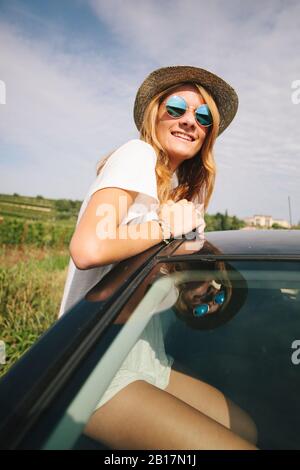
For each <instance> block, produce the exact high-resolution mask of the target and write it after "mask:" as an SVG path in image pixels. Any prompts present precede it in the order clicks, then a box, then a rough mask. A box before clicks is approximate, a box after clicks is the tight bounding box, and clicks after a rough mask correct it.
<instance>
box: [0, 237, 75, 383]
mask: <svg viewBox="0 0 300 470" xmlns="http://www.w3.org/2000/svg"><path fill="white" fill-rule="evenodd" d="M68 261H69V253H68V249H67V248H65V249H60V250H59V249H57V248H55V249H54V248H51V249H50V248H37V247H30V246H26V245H24V246H21V247H10V246H5V245H2V246H1V247H0V339H1V340H3V341H4V342H5V345H6V364H4V365H0V375H3V374H4V373H5V372H6V371H7V370H8V369H9V368H10V367H11V365H12V364H13V363H14V362H15V361H16V360H17V359H18V358H19V357H20V356H21V355H22V354H24V352H25V351H26V350H27V349H28V348H29V347H30V346H31V345H32V344H33V343H34V342H35V341H36V340H37V339H38V338H39V337H40V336H41V334H42V333H43V332H44V331H45V330H47V328H49V326H51V325H52V324H53V323H54V322H55V320H56V318H57V313H58V310H59V306H60V302H61V299H62V294H63V288H64V283H65V279H66V275H67V265H68Z"/></svg>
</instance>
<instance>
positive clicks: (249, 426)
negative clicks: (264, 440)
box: [244, 411, 258, 445]
mask: <svg viewBox="0 0 300 470" xmlns="http://www.w3.org/2000/svg"><path fill="white" fill-rule="evenodd" d="M244 413H245V415H246V416H245V421H246V422H245V439H247V441H249V442H251V443H252V444H254V445H257V441H258V431H257V426H256V424H255V422H254V420H253V419H252V418H251V416H250V415H248V413H246V412H245V411H244Z"/></svg>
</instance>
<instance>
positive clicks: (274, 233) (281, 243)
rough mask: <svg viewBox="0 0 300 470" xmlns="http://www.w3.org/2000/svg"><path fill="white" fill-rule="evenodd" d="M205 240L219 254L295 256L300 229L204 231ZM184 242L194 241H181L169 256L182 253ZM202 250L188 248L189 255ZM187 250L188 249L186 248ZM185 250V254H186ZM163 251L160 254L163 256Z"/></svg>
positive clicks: (299, 254) (298, 250)
mask: <svg viewBox="0 0 300 470" xmlns="http://www.w3.org/2000/svg"><path fill="white" fill-rule="evenodd" d="M205 240H206V241H208V242H209V243H210V244H212V245H213V247H214V248H215V249H216V252H219V255H225V256H229V255H246V256H247V257H248V256H249V257H252V256H253V257H255V256H257V255H258V256H260V255H264V256H272V255H274V256H276V255H279V256H295V257H296V258H298V257H300V230H227V231H217V232H205ZM184 243H189V244H190V246H192V245H191V244H193V243H195V245H196V241H194V242H193V241H192V242H191V241H189V242H183V244H182V245H179V246H178V245H177V247H176V249H175V250H174V251H173V252H172V253H171V254H170V255H169V257H171V258H172V257H174V256H178V255H179V254H182V249H183V246H184ZM204 248H205V246H204V247H203V250H200V251H199V250H197V251H194V252H193V250H192V249H190V256H196V255H198V256H199V255H201V254H202V253H204ZM187 252H188V250H187ZM187 252H186V253H185V254H187ZM164 255H165V253H164V251H163V252H161V253H160V256H164Z"/></svg>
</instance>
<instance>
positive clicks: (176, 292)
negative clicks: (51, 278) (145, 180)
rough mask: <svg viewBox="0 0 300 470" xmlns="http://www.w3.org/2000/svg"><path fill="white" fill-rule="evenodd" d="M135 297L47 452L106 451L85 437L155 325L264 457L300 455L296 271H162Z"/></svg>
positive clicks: (195, 265) (180, 267)
mask: <svg viewBox="0 0 300 470" xmlns="http://www.w3.org/2000/svg"><path fill="white" fill-rule="evenodd" d="M137 292H139V294H138V299H136V298H135V299H134V297H135V296H137ZM132 298H133V299H132V303H131V302H129V304H130V305H131V306H133V307H132V308H131V307H130V308H127V310H126V308H125V310H124V311H123V313H121V315H120V316H119V319H120V318H121V319H122V321H121V323H120V322H119V323H118V322H116V323H115V324H114V325H111V326H110V327H109V330H110V331H111V333H112V334H114V340H113V342H112V343H111V344H110V346H109V347H108V348H107V350H106V352H105V354H104V355H103V356H102V358H101V359H100V361H99V363H98V364H97V367H96V368H95V369H94V370H93V372H92V374H91V375H90V376H89V378H88V380H87V381H86V383H85V384H84V386H83V387H82V389H81V391H80V392H79V393H78V394H77V396H76V398H75V400H74V401H73V402H72V403H71V405H70V406H69V408H68V410H67V411H66V413H65V416H64V417H63V419H62V420H61V422H60V423H59V425H58V426H57V427H56V429H55V431H54V433H53V434H52V435H51V436H50V438H49V439H48V441H47V442H46V443H45V448H80V447H81V448H88V447H89V446H91V447H92V446H93V445H95V446H96V447H97V446H100V447H101V445H102V444H101V443H92V442H91V441H90V440H89V439H87V438H85V437H84V436H83V435H82V429H83V428H84V426H85V423H86V422H87V421H88V419H89V416H90V415H91V414H92V412H93V410H94V409H95V406H96V405H97V403H99V400H101V398H103V397H104V396H105V393H107V391H108V390H109V388H110V385H111V383H112V381H113V379H114V377H115V376H116V374H117V373H118V372H119V371H120V370H121V369H122V364H123V363H124V361H126V358H127V357H128V355H130V353H132V351H134V348H136V347H137V345H138V342H139V340H140V339H141V338H144V339H145V336H143V335H145V332H147V331H149V329H151V328H153V327H154V326H155V327H158V326H159V327H160V328H161V334H162V338H163V345H164V350H165V353H166V357H167V358H173V359H174V363H173V367H174V368H176V367H178V365H180V367H181V368H183V369H185V370H186V373H187V374H190V375H192V376H194V377H196V378H197V379H199V380H202V381H205V382H207V383H209V384H211V385H213V386H215V387H217V388H218V389H219V390H221V391H222V392H223V393H224V394H225V395H226V396H228V397H229V398H230V399H231V400H233V401H234V402H235V403H236V404H238V405H239V406H240V407H241V408H242V409H244V410H245V411H247V413H248V414H249V415H250V416H251V417H252V419H253V420H254V422H255V423H256V426H257V428H258V435H259V442H258V446H259V447H260V448H265V449H282V448H293V449H298V448H300V439H299V433H298V428H299V424H300V405H299V400H298V394H299V390H300V374H299V371H300V364H299V363H300V352H299V354H298V352H297V351H298V350H299V351H300V334H299V333H298V332H299V331H300V265H299V263H296V262H288V261H280V262H279V261H277V262H271V261H231V262H229V261H227V262H223V261H214V262H212V261H211V262H201V261H197V262H186V261H184V262H179V261H178V260H177V261H176V262H168V263H159V264H158V266H157V267H156V268H155V269H154V270H153V272H152V273H150V275H149V276H148V278H147V285H144V286H143V288H142V289H138V290H137V291H136V292H135V293H134V294H133V296H132ZM133 300H134V301H133ZM145 405H146V404H145ZM85 446H86V447H85ZM104 447H105V446H104Z"/></svg>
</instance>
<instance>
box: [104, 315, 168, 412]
mask: <svg viewBox="0 0 300 470" xmlns="http://www.w3.org/2000/svg"><path fill="white" fill-rule="evenodd" d="M173 363H174V358H173V357H172V356H170V355H169V354H166V352H165V346H164V339H163V333H162V325H161V319H160V315H159V314H157V315H154V316H153V317H152V319H151V320H150V322H149V323H148V325H147V326H146V328H145V329H144V331H143V333H142V335H141V336H140V338H139V339H138V341H137V342H136V344H135V345H134V347H133V348H132V350H131V351H130V352H129V354H128V356H127V357H126V359H125V361H124V362H123V364H122V366H121V368H120V369H119V370H118V372H117V373H116V375H115V376H114V378H113V379H112V381H111V383H110V385H109V387H108V388H107V389H106V391H105V393H104V395H103V396H102V398H101V400H100V401H99V403H98V404H97V406H96V408H95V409H98V408H100V407H101V406H103V405H104V404H105V403H107V402H108V401H109V400H110V399H111V398H112V397H113V396H114V395H116V394H117V393H118V392H119V391H120V390H122V389H123V388H124V387H126V386H127V385H129V384H130V383H131V382H135V381H136V380H144V381H146V382H148V383H150V384H152V385H155V386H156V387H158V388H160V389H165V388H166V387H167V386H168V384H169V380H170V373H171V367H172V365H173Z"/></svg>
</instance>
